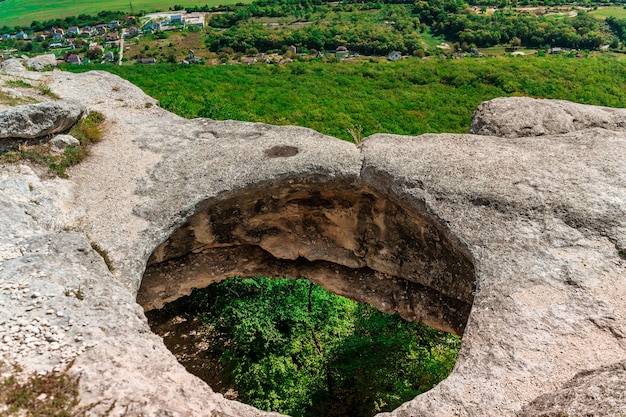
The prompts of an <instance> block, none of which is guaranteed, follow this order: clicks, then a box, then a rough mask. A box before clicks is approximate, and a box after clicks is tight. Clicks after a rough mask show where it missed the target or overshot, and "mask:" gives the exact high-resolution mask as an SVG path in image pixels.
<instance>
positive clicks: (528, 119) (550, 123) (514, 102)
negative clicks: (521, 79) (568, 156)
mask: <svg viewBox="0 0 626 417" xmlns="http://www.w3.org/2000/svg"><path fill="white" fill-rule="evenodd" d="M592 127H600V128H603V129H609V130H620V131H621V130H626V109H613V108H608V107H598V106H589V105H584V104H578V103H572V102H569V101H563V100H543V99H534V98H529V97H501V98H496V99H493V100H489V101H486V102H484V103H482V104H480V105H479V106H478V109H477V110H476V112H475V113H474V115H473V117H472V125H471V127H470V133H474V134H477V135H488V136H500V137H505V138H516V137H526V136H543V135H556V134H562V133H569V132H575V131H577V130H583V129H588V128H592Z"/></svg>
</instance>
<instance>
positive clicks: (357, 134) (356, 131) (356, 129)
mask: <svg viewBox="0 0 626 417" xmlns="http://www.w3.org/2000/svg"><path fill="white" fill-rule="evenodd" d="M348 133H350V136H352V141H353V142H354V144H355V145H357V146H359V145H360V144H361V143H362V142H363V126H361V125H353V126H352V127H351V128H349V129H348Z"/></svg>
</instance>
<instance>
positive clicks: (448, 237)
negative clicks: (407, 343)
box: [137, 179, 475, 415]
mask: <svg viewBox="0 0 626 417" xmlns="http://www.w3.org/2000/svg"><path fill="white" fill-rule="evenodd" d="M229 277H246V278H252V277H271V278H276V279H279V280H280V279H282V278H291V279H292V280H294V282H298V280H297V279H298V278H299V277H307V278H308V280H309V281H310V282H311V283H314V284H319V286H320V288H322V287H323V288H324V289H326V290H328V291H330V292H331V293H334V294H337V295H339V296H344V297H347V298H348V299H350V300H354V301H356V302H359V303H365V304H368V305H371V306H373V307H375V309H377V310H379V311H380V312H382V313H387V314H388V315H390V316H389V317H396V319H397V318H398V316H401V317H402V318H403V319H405V320H407V321H408V322H415V323H418V322H419V323H424V324H426V325H428V326H431V327H433V328H435V329H438V330H441V331H443V332H447V333H451V334H454V335H458V336H462V334H463V331H464V329H465V325H466V323H467V319H468V317H469V313H470V309H471V306H472V302H473V290H474V282H475V274H474V264H473V261H472V257H471V255H470V254H469V251H468V250H467V249H466V248H465V246H464V245H463V244H462V242H460V241H459V240H458V239H456V238H455V236H453V235H452V234H451V233H450V232H449V231H448V230H447V229H446V227H445V224H443V223H442V222H440V221H438V220H437V219H434V218H433V217H432V216H430V215H429V214H428V213H427V210H426V209H425V208H424V207H423V204H421V203H420V202H419V201H418V202H412V200H410V199H408V198H399V197H397V196H394V195H391V194H389V193H388V192H383V191H380V190H377V189H374V188H373V187H371V186H368V185H365V184H363V183H361V182H359V181H355V180H352V181H349V180H340V179H325V180H323V181H319V180H316V181H311V180H308V181H296V180H293V179H291V180H287V181H284V182H282V183H280V184H263V185H262V186H258V187H252V188H248V189H245V190H240V191H235V192H230V193H228V194H227V195H221V196H218V197H216V198H212V199H209V200H206V201H204V202H202V203H201V204H199V205H198V206H197V207H196V210H195V214H193V215H192V216H191V217H189V218H188V219H187V221H186V222H185V223H184V224H183V225H182V226H181V227H179V228H178V229H177V230H175V231H174V232H173V233H172V234H171V235H170V236H169V238H168V239H167V240H165V241H164V242H163V243H161V244H160V245H159V246H158V247H157V248H156V249H155V250H154V252H153V253H152V255H151V256H150V259H149V261H148V265H147V268H146V271H145V274H144V277H143V280H142V284H141V287H140V289H139V292H138V296H137V301H138V302H139V304H140V305H142V307H143V308H144V310H145V311H146V312H147V315H148V316H149V317H160V319H159V320H160V322H161V323H162V322H167V320H166V319H164V318H163V317H164V316H163V314H165V312H167V311H168V310H170V311H171V309H172V306H175V305H176V302H178V305H180V303H183V305H185V304H188V305H189V304H192V303H191V301H189V298H182V299H181V297H189V295H190V294H191V297H192V299H193V297H196V298H197V297H198V294H199V293H198V291H199V290H196V289H205V288H216V287H215V285H216V284H217V285H229V284H228V283H229V282H231V281H232V280H228V281H225V280H227V279H228V278H229ZM255 279H257V278H255ZM243 281H244V282H249V281H250V279H248V280H245V279H244V280H243ZM307 282H308V281H307ZM219 283H221V284H219ZM311 285H313V284H311ZM192 290H193V293H192ZM209 291H211V290H209ZM316 291H317V290H316ZM179 299H180V300H179ZM176 300H178V301H176ZM173 302H174V304H168V303H173ZM166 305H167V307H166V308H165V309H164V310H163V311H161V312H159V311H158V310H159V309H163V307H164V306H166ZM355 308H356V307H355ZM358 308H362V309H367V308H368V307H358ZM371 310H374V309H371ZM150 311H153V313H150ZM363 311H364V312H365V311H366V310H363ZM367 311H368V313H367V314H370V312H369V310H367ZM364 312H362V313H359V314H360V315H367V314H365V313H364ZM173 317H176V315H174V316H173ZM170 318H171V317H170ZM396 319H393V320H396ZM384 320H385V319H382V318H380V317H379V318H377V319H375V320H374V322H384ZM157 321H158V320H157ZM154 323H155V322H153V323H152V324H154ZM196 324H197V323H196ZM408 324H409V326H410V325H411V324H410V323H408ZM193 325H194V324H193V320H188V318H186V319H185V320H184V323H182V322H181V324H180V326H179V327H180V329H179V332H180V331H182V332H183V333H184V332H185V331H186V329H187V330H189V329H191V328H190V327H188V326H193ZM186 326H187V327H186ZM390 326H391V327H393V326H395V324H394V325H393V326H392V325H390ZM193 331H194V332H196V331H195V330H193ZM433 331H434V330H433ZM194 334H197V332H196V333H194ZM221 337H223V336H221ZM441 337H443V336H441ZM370 350H374V351H379V350H381V349H370ZM178 356H180V355H178ZM268 378H270V376H268ZM213 383H214V385H215V382H213ZM210 384H211V382H209V385H210ZM218 385H219V384H218ZM224 386H226V385H224ZM214 389H216V388H215V387H214ZM395 405H397V404H395ZM395 405H394V406H395ZM269 407H270V408H271V406H269ZM266 408H267V407H266ZM375 411H376V410H375ZM296 414H297V413H296ZM346 415H356V414H346ZM364 415H365V414H364Z"/></svg>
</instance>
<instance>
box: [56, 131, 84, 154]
mask: <svg viewBox="0 0 626 417" xmlns="http://www.w3.org/2000/svg"><path fill="white" fill-rule="evenodd" d="M49 143H50V145H51V146H52V148H53V149H54V150H55V151H57V152H63V151H64V150H65V148H67V147H68V146H79V145H80V141H79V140H78V139H76V138H75V137H74V136H72V135H56V136H55V137H54V138H52V139H51V140H50V142H49Z"/></svg>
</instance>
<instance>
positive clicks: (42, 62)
mask: <svg viewBox="0 0 626 417" xmlns="http://www.w3.org/2000/svg"><path fill="white" fill-rule="evenodd" d="M26 66H27V67H28V68H30V69H32V70H35V71H42V70H43V69H44V68H47V67H56V66H57V58H56V56H55V55H54V54H45V55H39V56H36V57H33V58H29V59H27V60H26Z"/></svg>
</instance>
